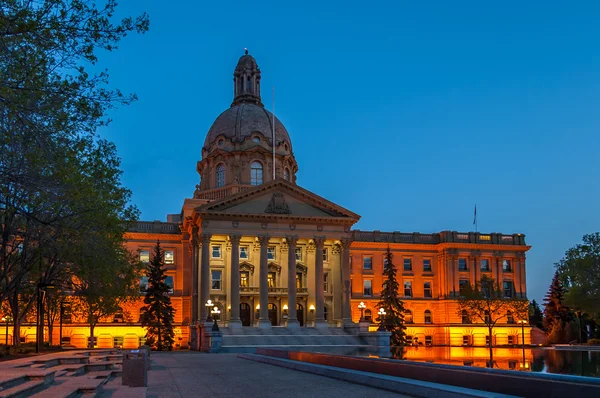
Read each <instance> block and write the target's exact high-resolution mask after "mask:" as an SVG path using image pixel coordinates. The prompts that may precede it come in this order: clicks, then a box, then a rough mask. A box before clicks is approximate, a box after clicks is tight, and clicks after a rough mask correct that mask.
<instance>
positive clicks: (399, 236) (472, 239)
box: [352, 229, 525, 246]
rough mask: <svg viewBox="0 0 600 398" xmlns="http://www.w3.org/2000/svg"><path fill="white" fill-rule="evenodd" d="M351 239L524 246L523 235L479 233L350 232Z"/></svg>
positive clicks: (359, 240)
mask: <svg viewBox="0 0 600 398" xmlns="http://www.w3.org/2000/svg"><path fill="white" fill-rule="evenodd" d="M352 239H354V240H355V241H357V242H389V243H425V244H438V243H446V242H455V243H481V244H493V245H517V246H523V245H525V235H523V234H512V235H505V234H501V233H490V234H482V233H479V232H456V231H442V232H440V233H437V234H421V233H418V232H413V233H406V232H381V231H361V230H358V229H357V230H354V231H352Z"/></svg>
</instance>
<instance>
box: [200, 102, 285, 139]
mask: <svg viewBox="0 0 600 398" xmlns="http://www.w3.org/2000/svg"><path fill="white" fill-rule="evenodd" d="M272 120H273V114H272V113H271V112H269V111H268V110H266V109H265V108H263V107H262V106H259V105H255V104H250V103H242V104H238V105H234V106H232V107H231V108H229V109H227V110H226V111H225V112H223V113H221V114H220V115H219V116H218V117H217V119H216V120H215V122H214V123H213V125H212V126H211V128H210V129H209V130H208V134H206V140H205V141H204V147H205V148H208V147H210V145H211V144H212V143H213V142H214V141H215V140H216V139H217V137H218V136H219V135H223V136H225V137H226V138H229V139H230V140H231V141H232V142H242V141H244V140H245V139H247V138H250V137H251V135H252V133H255V132H259V133H261V134H262V135H263V136H265V137H267V139H269V140H270V139H271V137H272V136H273V125H272ZM275 141H276V144H279V143H281V142H283V141H285V142H287V143H288V145H290V150H291V146H292V141H291V140H290V136H289V135H288V132H287V130H286V129H285V127H284V126H283V124H282V123H281V122H280V121H279V119H277V117H275Z"/></svg>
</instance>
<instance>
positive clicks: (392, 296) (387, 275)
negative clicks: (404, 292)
mask: <svg viewBox="0 0 600 398" xmlns="http://www.w3.org/2000/svg"><path fill="white" fill-rule="evenodd" d="M392 258H393V255H392V252H391V250H390V248H389V247H388V248H387V253H386V255H385V259H386V264H384V267H383V277H384V281H383V285H382V286H381V300H380V301H379V303H377V306H378V307H379V308H383V309H384V310H385V313H386V315H385V318H386V319H385V322H384V325H385V329H386V330H387V331H388V332H391V333H392V335H391V336H390V343H391V345H392V346H401V345H404V344H405V342H406V334H405V333H404V330H405V329H406V326H404V303H403V302H402V300H400V299H399V298H398V288H399V285H398V281H397V280H396V266H394V263H393V261H392Z"/></svg>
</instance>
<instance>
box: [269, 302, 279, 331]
mask: <svg viewBox="0 0 600 398" xmlns="http://www.w3.org/2000/svg"><path fill="white" fill-rule="evenodd" d="M268 308H269V320H270V321H271V326H277V306H276V305H275V304H273V303H269V307H268Z"/></svg>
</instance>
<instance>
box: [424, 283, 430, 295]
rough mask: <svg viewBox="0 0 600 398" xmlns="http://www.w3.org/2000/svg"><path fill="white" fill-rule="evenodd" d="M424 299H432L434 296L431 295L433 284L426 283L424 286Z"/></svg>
mask: <svg viewBox="0 0 600 398" xmlns="http://www.w3.org/2000/svg"><path fill="white" fill-rule="evenodd" d="M423 297H425V298H431V297H432V294H431V282H425V283H424V284H423Z"/></svg>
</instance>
